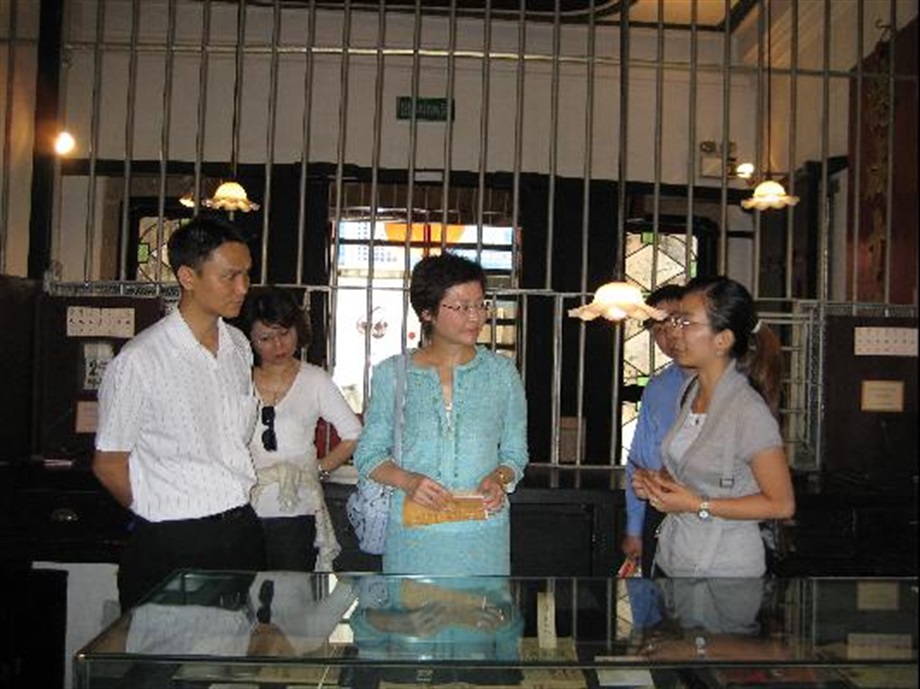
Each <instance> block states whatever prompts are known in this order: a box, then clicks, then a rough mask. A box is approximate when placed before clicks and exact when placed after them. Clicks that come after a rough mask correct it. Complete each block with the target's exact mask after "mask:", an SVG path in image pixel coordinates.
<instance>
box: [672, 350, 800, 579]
mask: <svg viewBox="0 0 920 689" xmlns="http://www.w3.org/2000/svg"><path fill="white" fill-rule="evenodd" d="M688 385H689V386H694V385H695V382H694V381H691V382H690V383H688ZM696 392H697V391H696V389H695V388H694V387H690V388H689V390H688V394H686V395H684V397H685V400H684V403H683V405H682V407H681V411H680V414H679V415H678V418H677V421H676V422H675V424H674V426H673V427H672V429H671V431H670V432H669V433H668V435H667V436H666V437H665V439H664V441H662V446H661V447H662V453H661V454H662V458H663V461H664V465H665V466H666V467H667V469H668V471H669V472H670V473H671V475H672V476H673V477H674V478H675V479H676V480H678V481H680V482H681V483H683V484H684V485H686V486H687V487H689V488H690V489H691V490H693V491H694V492H695V493H698V494H699V495H702V496H706V497H708V498H731V497H743V496H745V495H753V494H756V493H759V492H760V487H759V486H758V484H757V480H756V479H755V478H754V474H753V472H752V471H751V466H750V463H751V460H752V459H753V458H754V457H755V456H756V455H757V454H758V453H760V452H761V451H763V450H766V449H769V448H773V447H782V445H783V440H782V435H781V434H780V430H779V425H778V424H777V421H776V419H775V418H774V416H773V414H772V413H771V412H770V408H769V407H768V406H767V404H766V402H765V401H764V399H763V398H762V397H761V396H760V394H759V393H758V392H757V391H756V390H754V388H753V387H751V385H750V383H749V382H748V380H747V378H746V376H745V375H744V374H742V373H740V372H739V371H737V370H736V368H735V365H734V362H732V363H731V364H730V365H729V367H728V368H727V369H726V370H725V372H724V373H723V374H722V377H721V378H720V379H719V382H718V384H717V385H716V390H715V393H714V394H713V400H712V403H711V404H710V407H709V410H708V413H707V415H706V419H705V421H704V422H703V425H702V428H701V430H700V433H699V436H698V437H697V438H696V439H695V440H694V441H693V442H692V443H691V444H690V446H689V447H688V448H686V451H685V452H683V453H675V452H673V451H672V449H673V448H672V444H673V441H674V437H675V435H677V433H678V432H679V429H680V428H681V427H682V426H683V425H684V422H685V421H686V419H687V417H688V416H689V414H690V413H691V412H690V410H691V407H692V403H693V398H694V397H695V395H696ZM656 564H657V565H658V566H659V567H661V569H663V570H664V572H665V573H667V574H668V575H669V576H675V577H680V576H696V577H699V576H723V577H724V576H728V577H746V576H761V575H763V574H764V573H765V571H766V562H765V554H764V547H763V542H762V539H761V536H760V526H759V522H757V521H754V520H738V519H721V518H719V517H712V518H711V519H708V520H705V521H704V520H702V519H700V518H699V517H698V516H697V515H696V513H695V512H690V513H688V512H682V513H675V514H669V515H668V517H667V518H666V519H665V521H664V523H663V524H662V528H661V531H660V534H659V538H658V551H657V555H656Z"/></svg>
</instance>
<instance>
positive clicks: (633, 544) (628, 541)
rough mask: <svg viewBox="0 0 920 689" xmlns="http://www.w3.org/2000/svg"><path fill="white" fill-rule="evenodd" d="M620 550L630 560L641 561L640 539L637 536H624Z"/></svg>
mask: <svg viewBox="0 0 920 689" xmlns="http://www.w3.org/2000/svg"><path fill="white" fill-rule="evenodd" d="M620 548H622V550H623V554H624V555H625V556H626V557H627V558H629V559H630V560H641V559H642V539H641V538H639V536H626V537H625V538H624V539H623V542H622V543H621V544H620Z"/></svg>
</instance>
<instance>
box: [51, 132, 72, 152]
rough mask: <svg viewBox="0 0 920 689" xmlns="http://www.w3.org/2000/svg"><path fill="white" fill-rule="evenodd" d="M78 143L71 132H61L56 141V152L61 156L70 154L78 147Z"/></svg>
mask: <svg viewBox="0 0 920 689" xmlns="http://www.w3.org/2000/svg"><path fill="white" fill-rule="evenodd" d="M76 145H77V142H76V140H75V139H74V138H73V136H72V135H71V134H70V132H61V133H60V134H58V135H57V138H56V139H55V140H54V152H55V153H57V154H58V155H59V156H65V155H67V154H69V153H70V152H71V151H73V149H74V148H75V147H76Z"/></svg>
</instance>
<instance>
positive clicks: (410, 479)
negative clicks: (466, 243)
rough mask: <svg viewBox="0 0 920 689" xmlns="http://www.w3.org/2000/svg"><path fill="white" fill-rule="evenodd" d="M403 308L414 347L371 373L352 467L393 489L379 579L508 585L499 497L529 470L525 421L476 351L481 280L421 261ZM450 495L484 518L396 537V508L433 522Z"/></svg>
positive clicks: (457, 261) (515, 396) (450, 260)
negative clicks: (413, 508)
mask: <svg viewBox="0 0 920 689" xmlns="http://www.w3.org/2000/svg"><path fill="white" fill-rule="evenodd" d="M409 296H410V301H411V302H412V308H413V309H414V310H415V312H416V314H417V315H418V318H419V321H420V322H421V324H422V335H423V346H422V347H421V348H420V349H417V350H411V351H409V352H407V353H406V355H405V357H406V358H405V359H404V360H401V357H402V355H399V356H395V357H391V358H389V359H387V360H385V361H383V362H381V363H380V364H379V365H378V366H377V367H375V369H374V375H373V378H372V381H371V397H370V402H369V405H368V408H367V410H366V413H365V416H364V422H365V426H364V430H363V432H362V434H361V438H360V440H359V441H358V447H357V449H356V450H355V455H354V462H355V465H356V466H357V468H358V471H359V472H360V473H361V475H362V476H369V477H370V478H372V479H374V480H375V481H378V482H380V483H383V484H386V485H390V486H394V487H395V488H396V489H397V490H395V491H394V493H393V499H392V501H391V505H390V520H389V525H388V531H387V542H386V552H385V554H384V556H383V570H384V572H386V573H395V574H455V575H477V574H485V575H507V574H509V571H510V561H511V555H510V552H511V548H510V528H509V519H508V512H509V510H508V500H507V493H510V492H511V491H512V490H513V488H514V486H515V485H516V483H517V481H518V480H519V479H520V478H521V476H522V475H523V472H524V467H525V466H526V464H527V409H526V402H525V398H524V387H523V385H522V384H521V379H520V376H519V375H518V372H517V369H516V368H515V366H514V363H513V362H512V361H511V360H510V359H508V358H506V357H503V356H501V355H498V354H495V353H493V352H490V351H489V350H487V349H484V348H482V347H480V346H478V345H477V344H476V341H477V339H478V337H479V332H480V331H481V330H482V326H483V325H484V324H485V321H486V318H487V315H488V311H489V308H488V305H487V304H486V302H485V301H484V297H485V273H484V272H483V270H482V268H481V267H480V266H479V265H478V264H476V263H473V262H472V261H468V260H467V259H464V258H461V257H459V256H455V255H453V254H447V253H445V254H442V255H439V256H429V257H426V258H424V259H422V260H421V261H420V262H419V263H418V264H417V265H416V266H415V269H414V270H413V271H412V281H411V284H410V289H409ZM401 361H404V363H405V366H406V371H405V386H406V387H405V395H404V396H403V405H402V414H403V422H402V438H401V443H402V451H401V454H402V456H401V457H400V460H399V464H397V463H396V462H394V461H393V459H392V453H393V444H394V442H393V441H394V437H393V436H394V424H395V421H396V414H397V413H399V412H398V411H396V410H394V406H395V405H394V401H395V395H396V381H397V380H398V379H399V377H400V376H399V375H398V367H399V366H400V365H401ZM458 492H466V493H469V492H475V493H478V494H480V495H482V496H483V499H484V504H485V508H486V511H487V514H488V515H489V516H488V518H487V519H484V520H463V521H450V522H442V523H434V524H430V525H426V526H412V527H406V526H404V524H403V505H404V503H405V501H407V500H411V501H414V502H415V503H417V504H418V505H419V506H421V507H424V508H428V509H430V510H435V511H440V510H444V509H446V508H447V506H448V504H449V502H450V499H451V496H452V494H454V493H458Z"/></svg>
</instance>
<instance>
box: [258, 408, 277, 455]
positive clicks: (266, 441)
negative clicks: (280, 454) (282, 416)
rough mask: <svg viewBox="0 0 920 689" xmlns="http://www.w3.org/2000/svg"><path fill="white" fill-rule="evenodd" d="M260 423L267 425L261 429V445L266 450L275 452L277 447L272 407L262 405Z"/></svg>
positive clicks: (273, 409)
mask: <svg viewBox="0 0 920 689" xmlns="http://www.w3.org/2000/svg"><path fill="white" fill-rule="evenodd" d="M262 424H263V425H264V426H268V428H266V429H265V430H264V431H262V447H264V448H265V450H266V451H267V452H275V451H276V450H277V449H278V436H276V435H275V408H274V407H262Z"/></svg>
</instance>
